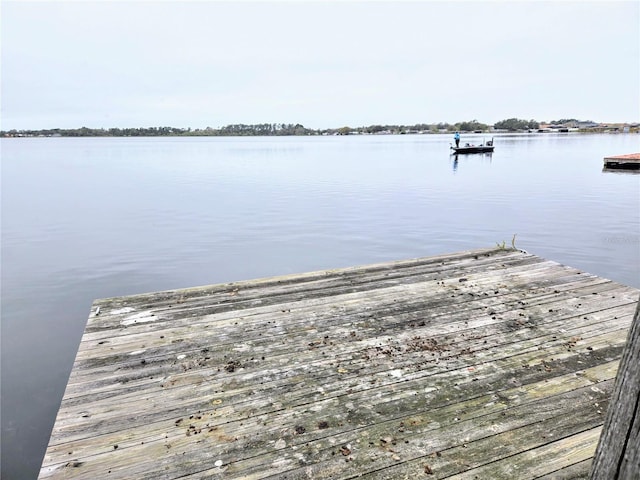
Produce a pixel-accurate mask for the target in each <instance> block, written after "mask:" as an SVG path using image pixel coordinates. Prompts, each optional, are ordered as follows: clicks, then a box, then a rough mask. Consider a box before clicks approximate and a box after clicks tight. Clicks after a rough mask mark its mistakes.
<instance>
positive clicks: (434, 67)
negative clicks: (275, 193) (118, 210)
mask: <svg viewBox="0 0 640 480" xmlns="http://www.w3.org/2000/svg"><path fill="white" fill-rule="evenodd" d="M0 15H1V22H2V25H1V27H2V33H1V35H2V39H1V40H2V64H1V75H2V87H1V94H2V125H1V127H2V129H3V130H9V129H13V128H16V129H29V128H31V129H41V128H56V127H60V128H73V127H81V126H87V127H96V128H98V127H104V128H108V127H143V126H176V127H185V128H186V127H192V128H204V127H207V126H211V127H213V128H217V127H221V126H224V125H228V124H232V123H247V124H253V123H301V124H303V125H304V126H306V127H309V128H328V127H340V126H351V127H357V126H364V125H372V124H405V125H409V124H415V123H435V122H441V121H442V122H449V123H455V122H457V121H461V120H472V119H477V120H479V121H481V122H484V123H493V122H496V121H498V120H502V119H506V118H511V117H517V118H525V119H535V120H538V121H550V120H554V119H560V118H578V119H582V120H594V121H600V122H615V121H620V122H624V121H626V122H634V121H639V120H640V2H638V1H621V2H616V1H604V2H593V1H584V0H583V1H579V2H566V1H553V2H542V1H529V2H525V1H509V2H507V1H486V2H484V1H473V2H472V1H466V2H465V1H447V2H438V1H411V2H409V1H406V2H401V1H393V2H381V1H362V2H353V1H345V0H342V1H322V2H307V1H302V0H297V1H296V0H292V1H289V2H271V1H260V2H247V1H233V2H220V1H191V2H186V1H175V2H169V1H139V2H123V1H97V2H89V1H82V2H79V1H68V2H60V1H50V2H28V1H14V2H12V1H4V0H3V1H2V4H1V10H0Z"/></svg>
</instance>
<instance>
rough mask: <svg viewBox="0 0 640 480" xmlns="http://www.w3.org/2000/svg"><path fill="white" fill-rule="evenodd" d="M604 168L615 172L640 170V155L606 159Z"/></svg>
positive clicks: (632, 154)
mask: <svg viewBox="0 0 640 480" xmlns="http://www.w3.org/2000/svg"><path fill="white" fill-rule="evenodd" d="M604 168H605V169H614V170H639V169H640V153H629V154H627V155H614V156H610V157H604Z"/></svg>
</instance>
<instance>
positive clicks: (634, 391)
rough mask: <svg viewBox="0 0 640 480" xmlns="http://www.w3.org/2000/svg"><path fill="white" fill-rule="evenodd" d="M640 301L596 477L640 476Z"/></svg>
mask: <svg viewBox="0 0 640 480" xmlns="http://www.w3.org/2000/svg"><path fill="white" fill-rule="evenodd" d="M638 365H640V302H638V306H637V308H636V313H635V315H634V318H633V324H632V326H631V330H630V332H629V338H628V341H627V345H626V347H625V349H624V352H623V354H622V360H621V361H620V369H619V372H618V376H617V378H616V385H615V389H614V392H613V397H612V399H611V407H610V408H609V411H608V412H607V419H606V422H605V425H604V430H603V432H602V437H601V438H600V441H599V443H598V449H597V452H596V455H595V458H594V460H593V469H592V471H591V477H590V478H592V479H594V480H596V479H599V478H611V479H626V478H634V477H635V478H639V477H640V369H639V368H638Z"/></svg>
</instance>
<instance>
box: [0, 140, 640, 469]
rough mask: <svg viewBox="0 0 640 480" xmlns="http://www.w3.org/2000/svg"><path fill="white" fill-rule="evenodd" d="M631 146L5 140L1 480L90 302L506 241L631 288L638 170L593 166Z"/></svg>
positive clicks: (28, 458)
mask: <svg viewBox="0 0 640 480" xmlns="http://www.w3.org/2000/svg"><path fill="white" fill-rule="evenodd" d="M639 138H640V137H639V136H638V135H634V134H619V135H611V134H609V135H606V134H600V135H586V134H564V135H563V134H532V135H498V136H496V138H495V144H496V151H495V152H494V153H493V155H469V156H460V157H459V158H458V159H457V160H456V159H455V158H454V157H451V156H450V155H449V151H448V148H449V143H450V142H451V141H452V138H450V136H442V135H398V136H357V137H356V136H354V137H305V138H301V137H286V138H270V137H252V138H86V139H82V138H74V139H72V138H29V139H4V140H2V144H1V146H2V164H1V165H2V330H1V341H2V345H1V347H2V348H1V352H2V478H3V479H7V480H9V479H25V478H26V479H28V478H35V477H36V476H37V473H38V470H39V466H40V463H41V461H42V456H43V454H44V451H45V449H46V446H47V443H48V439H49V434H50V431H51V428H52V426H53V423H54V420H55V415H56V412H57V409H58V406H59V403H60V401H61V399H62V395H63V393H64V388H65V385H66V381H67V377H68V375H69V372H70V369H71V365H72V363H73V360H74V357H75V353H76V350H77V347H78V343H79V341H80V338H81V336H82V332H83V329H84V325H85V322H86V319H87V317H88V314H89V310H90V307H91V303H92V301H93V300H94V299H96V298H104V297H110V296H116V295H128V294H135V293H142V292H149V291H156V290H165V289H172V288H181V287H190V286H196V285H204V284H211V283H218V282H229V281H235V280H242V279H249V278H256V277H263V276H271V275H280V274H288V273H295V272H305V271H310V270H317V269H327V268H336V267H344V266H352V265H359V264H367V263H372V262H380V261H388V260H389V261H390V260H400V259H406V258H414V257H422V256H428V255H435V254H441V253H447V252H455V251H460V250H465V249H475V248H480V247H490V246H495V244H496V243H497V242H500V243H501V242H502V241H505V242H506V244H507V245H509V244H510V242H511V239H512V236H513V235H514V234H517V237H516V245H517V246H518V247H519V248H522V249H525V250H527V251H529V252H531V253H534V254H536V255H540V256H542V257H545V258H548V259H552V260H556V261H558V262H561V263H565V264H569V265H571V266H574V267H577V268H580V269H582V270H586V271H588V272H591V273H594V274H597V275H600V276H603V277H606V278H610V279H613V280H616V281H618V282H621V283H625V284H627V285H632V286H635V287H640V271H639V265H640V175H632V174H616V173H604V172H603V171H602V159H603V157H604V156H607V155H615V154H623V153H631V152H637V151H640V144H639ZM485 139H488V137H486V136H485ZM481 140H482V136H481V135H476V136H467V137H464V136H463V140H462V141H463V142H467V141H468V142H471V143H477V142H479V141H481Z"/></svg>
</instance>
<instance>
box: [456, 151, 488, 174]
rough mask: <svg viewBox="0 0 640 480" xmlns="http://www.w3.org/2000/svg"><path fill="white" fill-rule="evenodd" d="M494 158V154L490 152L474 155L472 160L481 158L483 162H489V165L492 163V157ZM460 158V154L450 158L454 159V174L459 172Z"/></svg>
mask: <svg viewBox="0 0 640 480" xmlns="http://www.w3.org/2000/svg"><path fill="white" fill-rule="evenodd" d="M492 156H493V153H492V152H488V153H478V154H476V155H473V156H472V158H478V157H480V158H481V159H482V160H483V161H484V160H487V161H488V162H489V163H491V157H492ZM458 157H459V154H457V153H453V154H451V155H450V157H449V158H453V163H452V166H453V172H454V173H455V172H457V171H458Z"/></svg>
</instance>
